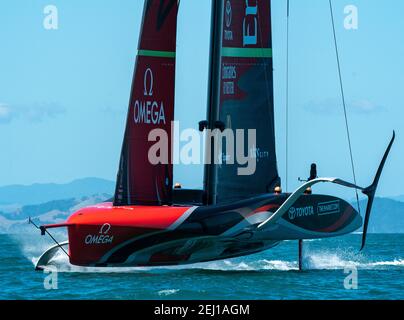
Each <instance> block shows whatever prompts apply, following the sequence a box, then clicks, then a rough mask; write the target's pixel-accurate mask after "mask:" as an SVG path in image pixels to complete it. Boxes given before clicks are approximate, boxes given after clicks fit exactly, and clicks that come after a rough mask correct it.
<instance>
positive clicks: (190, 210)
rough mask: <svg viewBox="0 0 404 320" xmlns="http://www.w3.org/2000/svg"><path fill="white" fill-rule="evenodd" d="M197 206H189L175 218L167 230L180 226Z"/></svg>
mask: <svg viewBox="0 0 404 320" xmlns="http://www.w3.org/2000/svg"><path fill="white" fill-rule="evenodd" d="M197 208H198V207H192V208H189V209H188V210H187V211H185V212H184V214H183V215H182V216H181V217H179V218H178V219H177V221H175V222H174V223H173V224H172V225H171V226H170V227H169V228H168V230H170V231H171V230H175V229H177V228H178V226H180V225H181V224H182V223H183V222H184V221H185V220H186V219H188V217H189V216H190V215H191V214H192V212H194V211H195V210H196V209H197Z"/></svg>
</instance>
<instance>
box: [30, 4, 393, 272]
mask: <svg viewBox="0 0 404 320" xmlns="http://www.w3.org/2000/svg"><path fill="white" fill-rule="evenodd" d="M179 5H180V1H177V0H145V4H144V12H143V19H142V28H141V34H140V40H139V45H138V54H137V58H136V65H135V71H134V76H133V83H132V88H131V94H130V101H129V108H128V115H127V122H126V130H125V135H124V139H123V145H122V151H121V158H120V163H119V169H118V175H117V182H116V190H115V196H114V199H113V201H111V202H107V203H102V204H99V205H95V206H91V207H87V208H83V209H80V210H78V211H77V212H76V213H74V214H73V215H71V216H70V217H69V218H68V220H67V221H66V222H65V223H62V224H54V225H44V226H40V227H39V229H40V230H41V232H42V234H43V235H45V234H48V235H50V236H52V235H51V233H50V232H51V231H52V229H54V228H67V233H68V241H66V242H63V243H56V245H55V246H53V247H51V248H50V249H49V250H47V251H46V252H45V253H44V254H43V255H42V256H41V257H40V259H39V261H38V263H37V268H38V269H41V268H44V267H45V266H46V265H47V264H48V263H50V261H51V260H52V258H53V257H54V256H55V254H56V253H57V252H58V251H60V250H63V251H64V252H65V254H66V255H68V257H69V260H70V263H71V264H73V265H78V266H93V267H123V266H125V267H128V266H131V267H136V266H169V265H180V264H191V263H197V262H206V261H212V260H220V259H227V258H232V257H239V256H244V255H249V254H253V253H257V252H261V251H263V250H267V249H270V248H272V247H274V246H276V245H277V244H279V243H280V242H282V241H285V240H298V241H302V240H305V239H320V238H329V237H337V236H342V235H345V234H349V233H352V232H354V231H356V230H358V229H359V228H361V227H362V225H363V224H364V231H363V242H362V247H363V246H364V245H365V241H366V233H367V225H368V222H369V217H370V213H371V209H372V203H373V199H374V196H375V192H376V188H377V185H378V181H379V178H380V175H381V173H382V170H383V167H384V164H385V162H386V159H387V157H388V154H389V152H390V149H391V147H392V144H393V141H394V136H393V138H392V140H391V142H390V144H389V146H388V148H387V150H386V152H385V154H384V156H383V159H382V162H381V164H380V167H379V169H378V171H377V174H376V176H375V179H374V182H373V183H372V184H371V185H370V186H369V187H367V188H362V187H360V186H357V185H356V184H354V183H349V182H346V181H343V180H341V179H338V178H317V177H316V173H315V172H313V174H312V177H311V178H310V179H309V181H307V182H304V183H303V184H302V185H301V186H300V187H299V188H298V189H297V190H296V191H295V192H293V193H282V190H281V187H282V185H281V179H280V176H279V173H278V168H277V158H276V150H275V121H274V99H273V97H274V94H273V91H274V89H273V88H274V85H273V59H272V29H271V2H270V0H247V1H246V0H213V1H212V22H211V30H212V31H211V48H210V72H209V85H208V105H207V117H206V119H202V120H201V122H200V123H199V124H195V127H198V128H199V130H200V131H202V132H204V131H205V130H211V131H215V132H217V133H218V134H220V132H223V131H224V130H231V131H233V132H235V131H237V130H245V131H247V130H251V129H253V130H255V138H256V139H255V145H254V148H255V149H254V150H255V152H252V153H249V154H250V157H255V161H256V166H255V171H254V173H253V174H249V175H242V174H239V171H238V169H239V167H238V166H237V164H235V163H232V162H231V161H228V157H222V158H223V159H222V162H221V163H220V164H217V163H215V161H207V163H206V165H205V166H204V181H203V188H202V189H201V190H187V189H182V188H178V186H177V188H175V187H174V183H173V181H174V180H173V165H172V164H171V163H157V164H152V163H151V162H150V161H149V157H148V154H149V150H150V148H151V147H152V146H153V144H154V143H155V141H150V139H149V135H150V132H151V131H152V130H156V129H157V130H162V131H164V132H168V133H169V134H168V137H169V141H168V146H169V147H168V155H167V157H168V159H171V157H172V148H173V144H174V141H173V137H172V135H171V134H170V133H171V123H172V122H173V121H175V112H174V111H175V106H174V94H175V70H176V34H177V14H178V10H179ZM214 138H215V136H214V135H213V136H209V139H214ZM208 145H211V146H212V145H213V146H217V144H215V143H213V144H208ZM245 145H247V141H246V142H245ZM221 147H222V148H223V150H219V152H221V153H222V154H226V150H224V148H225V147H224V146H221ZM212 148H213V149H214V148H215V147H212ZM213 151H217V150H213ZM208 153H209V152H208ZM214 153H215V152H213V153H212V154H214ZM212 157H213V155H212ZM257 158H258V159H257ZM227 162H228V163H227ZM318 183H333V184H338V185H341V186H344V187H347V188H353V189H357V190H360V191H362V192H363V193H364V194H365V195H367V196H368V198H369V201H368V207H367V210H366V214H365V221H363V219H362V217H361V215H360V214H359V212H358V211H357V210H356V209H355V208H354V207H353V206H352V205H350V204H349V203H348V202H347V201H345V200H343V199H340V198H338V197H335V196H332V195H321V194H313V193H312V192H310V190H311V189H310V188H311V187H312V186H314V185H315V184H318ZM52 238H53V237H52Z"/></svg>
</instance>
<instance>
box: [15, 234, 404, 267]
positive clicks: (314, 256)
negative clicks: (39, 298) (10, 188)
mask: <svg viewBox="0 0 404 320" xmlns="http://www.w3.org/2000/svg"><path fill="white" fill-rule="evenodd" d="M64 236H65V235H64V234H60V235H59V237H60V238H63V237H64ZM35 239H36V240H34V241H33V238H32V237H31V236H30V235H26V236H25V237H18V238H16V240H17V241H18V242H19V244H20V246H19V247H20V251H21V253H22V255H23V256H24V257H25V258H26V259H28V260H29V261H30V262H32V265H33V266H35V264H36V262H37V261H38V258H39V256H40V255H41V253H42V252H44V251H45V250H46V249H47V248H48V247H49V246H50V245H52V243H49V242H47V241H38V238H37V234H36V233H35ZM285 250H287V251H289V249H288V248H285ZM273 256H275V253H274V252H272V251H266V252H263V253H260V254H255V255H252V256H246V257H241V258H235V259H227V260H220V261H214V262H205V263H197V264H191V265H182V266H172V267H123V268H96V267H78V266H73V265H71V264H70V263H69V260H68V257H67V256H66V255H65V254H64V253H62V252H60V253H59V254H58V255H57V256H56V257H55V258H54V259H53V260H52V261H51V264H52V265H53V266H55V267H57V269H58V271H59V272H72V273H75V272H77V273H145V272H156V273H160V272H170V271H171V272H179V271H186V270H201V271H204V270H205V271H218V272H226V271H229V272H235V271H238V272H265V271H279V272H287V271H297V270H298V262H297V260H286V259H270V258H268V257H273ZM290 256H292V257H295V256H296V253H295V252H294V251H291V254H290ZM346 268H357V269H363V270H403V269H404V258H403V257H394V258H392V259H386V258H380V257H379V258H378V259H377V258H373V259H372V258H371V257H369V256H366V255H365V254H362V253H361V254H358V253H357V251H355V250H354V249H346V248H344V249H339V248H335V249H332V250H327V249H323V248H320V249H310V247H307V248H306V249H305V252H304V269H305V271H319V270H341V269H342V270H344V269H346Z"/></svg>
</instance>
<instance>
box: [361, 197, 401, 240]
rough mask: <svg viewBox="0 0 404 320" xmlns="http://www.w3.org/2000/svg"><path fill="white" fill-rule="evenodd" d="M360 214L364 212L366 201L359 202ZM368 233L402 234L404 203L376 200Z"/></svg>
mask: <svg viewBox="0 0 404 320" xmlns="http://www.w3.org/2000/svg"><path fill="white" fill-rule="evenodd" d="M360 206H361V210H362V214H364V212H365V210H366V200H362V201H361V202H360ZM369 232H370V233H404V202H400V201H396V200H392V199H388V198H376V199H375V202H374V204H373V213H372V215H371V217H370V222H369Z"/></svg>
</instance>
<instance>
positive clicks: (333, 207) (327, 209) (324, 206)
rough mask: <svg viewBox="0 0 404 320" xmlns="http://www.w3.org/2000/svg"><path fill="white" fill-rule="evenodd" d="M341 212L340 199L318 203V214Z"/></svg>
mask: <svg viewBox="0 0 404 320" xmlns="http://www.w3.org/2000/svg"><path fill="white" fill-rule="evenodd" d="M340 212H341V210H340V202H339V200H336V201H329V202H323V203H319V204H318V205H317V214H318V215H319V216H325V215H329V214H334V213H340Z"/></svg>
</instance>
